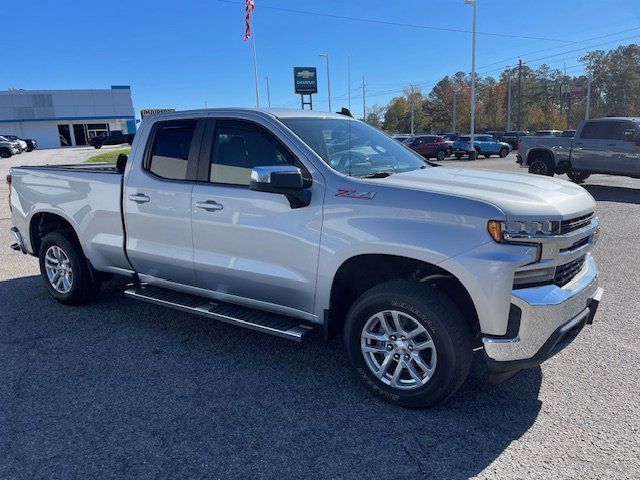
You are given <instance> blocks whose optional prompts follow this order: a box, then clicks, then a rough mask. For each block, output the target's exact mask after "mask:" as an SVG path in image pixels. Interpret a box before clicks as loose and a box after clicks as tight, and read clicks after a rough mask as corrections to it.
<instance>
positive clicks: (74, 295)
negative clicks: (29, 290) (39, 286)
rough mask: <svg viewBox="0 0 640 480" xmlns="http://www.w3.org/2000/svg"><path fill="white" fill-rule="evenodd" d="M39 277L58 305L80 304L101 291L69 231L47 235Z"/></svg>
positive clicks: (44, 240)
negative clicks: (40, 276)
mask: <svg viewBox="0 0 640 480" xmlns="http://www.w3.org/2000/svg"><path fill="white" fill-rule="evenodd" d="M39 259H40V274H41V275H42V280H43V282H44V285H45V288H46V289H47V290H48V292H49V293H50V294H51V296H52V297H53V298H55V299H56V300H57V301H59V302H60V303H64V304H67V305H79V304H82V303H86V302H88V301H89V300H92V299H93V298H94V297H95V296H96V295H97V294H98V291H99V290H100V281H99V280H97V278H98V277H99V275H97V274H96V275H92V274H91V273H92V272H91V271H90V268H91V267H90V266H89V263H88V262H87V259H86V257H85V256H84V253H83V252H82V248H81V247H80V244H79V243H78V241H77V240H76V238H75V236H74V235H73V233H72V232H71V231H69V230H60V231H57V232H52V233H49V234H47V235H46V236H45V237H44V238H43V239H42V244H41V245H40V254H39Z"/></svg>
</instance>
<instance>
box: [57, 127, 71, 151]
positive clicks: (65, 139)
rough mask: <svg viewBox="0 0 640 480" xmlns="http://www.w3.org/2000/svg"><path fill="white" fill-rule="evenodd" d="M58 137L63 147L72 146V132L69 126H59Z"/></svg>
mask: <svg viewBox="0 0 640 480" xmlns="http://www.w3.org/2000/svg"><path fill="white" fill-rule="evenodd" d="M58 137H60V146H61V147H70V146H71V130H69V125H58Z"/></svg>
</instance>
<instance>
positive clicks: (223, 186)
mask: <svg viewBox="0 0 640 480" xmlns="http://www.w3.org/2000/svg"><path fill="white" fill-rule="evenodd" d="M294 150H295V146H293V145H290V146H287V145H285V144H284V143H282V142H281V141H280V140H278V139H277V137H276V136H275V135H274V134H272V133H271V132H270V131H268V130H267V129H266V128H264V127H262V126H260V125H257V124H255V123H252V122H248V121H241V120H210V121H209V123H208V126H207V130H206V132H205V135H204V139H203V148H202V153H201V155H200V172H199V176H198V178H199V182H198V183H197V184H196V185H195V186H194V189H193V199H192V210H193V217H192V228H193V248H194V265H195V271H196V276H197V280H198V283H199V286H200V287H201V288H205V289H207V290H211V291H214V292H217V293H218V294H219V295H221V296H222V298H221V299H223V300H224V297H225V296H227V297H228V298H229V299H230V300H235V301H238V300H239V301H240V303H245V304H247V305H255V306H257V307H262V308H267V309H269V308H271V309H272V310H273V309H276V310H280V311H282V313H290V314H294V315H295V314H296V313H300V312H304V313H305V314H311V313H312V312H313V306H314V295H315V285H316V273H317V266H318V263H317V262H318V255H319V246H320V226H321V222H322V215H321V211H322V201H323V200H322V199H323V196H324V184H323V182H322V178H321V177H320V175H319V174H318V173H315V174H314V177H313V178H312V177H311V173H310V172H311V171H310V170H307V169H306V168H305V166H304V165H303V164H302V163H301V162H300V161H299V159H298V158H297V157H296V155H295V154H294V153H293V151H294ZM271 165H297V166H300V167H301V169H303V171H305V172H307V173H308V178H309V182H310V183H312V187H311V192H312V196H311V204H310V205H309V206H306V207H302V208H292V207H291V205H290V204H289V201H288V200H287V198H286V197H285V196H284V195H279V194H274V193H266V192H258V191H253V190H250V189H249V179H250V175H251V169H252V168H253V167H256V166H271ZM275 305H278V306H280V307H275ZM281 307H284V309H283V308H281ZM294 311H295V312H294Z"/></svg>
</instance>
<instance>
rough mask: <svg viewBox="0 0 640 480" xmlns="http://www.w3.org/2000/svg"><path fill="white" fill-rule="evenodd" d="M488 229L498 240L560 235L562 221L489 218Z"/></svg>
mask: <svg viewBox="0 0 640 480" xmlns="http://www.w3.org/2000/svg"><path fill="white" fill-rule="evenodd" d="M487 230H489V234H490V235H491V237H492V238H493V239H494V240H495V241H496V242H504V241H505V240H510V239H518V238H526V237H544V236H546V235H558V234H559V233H560V222H559V221H557V220H508V221H506V222H501V221H498V220H489V222H488V223H487Z"/></svg>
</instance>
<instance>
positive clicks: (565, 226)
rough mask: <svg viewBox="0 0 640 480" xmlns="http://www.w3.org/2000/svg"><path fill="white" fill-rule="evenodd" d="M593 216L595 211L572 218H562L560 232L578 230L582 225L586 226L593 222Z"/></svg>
mask: <svg viewBox="0 0 640 480" xmlns="http://www.w3.org/2000/svg"><path fill="white" fill-rule="evenodd" d="M592 218H593V212H591V213H589V214H587V215H582V216H581V217H576V218H571V219H569V220H562V222H560V234H561V235H563V234H565V233H569V232H573V231H574V230H578V229H580V228H582V227H586V226H587V225H589V223H591V219H592Z"/></svg>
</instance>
